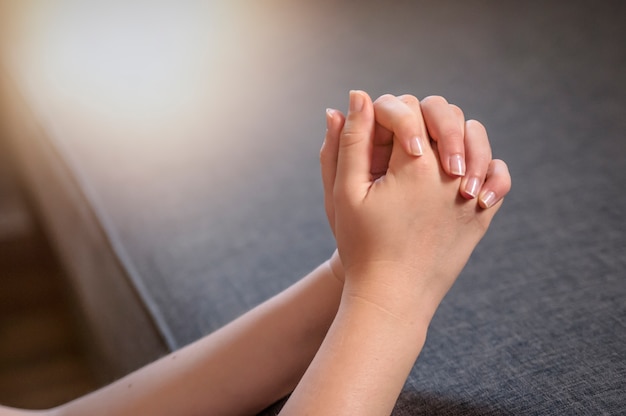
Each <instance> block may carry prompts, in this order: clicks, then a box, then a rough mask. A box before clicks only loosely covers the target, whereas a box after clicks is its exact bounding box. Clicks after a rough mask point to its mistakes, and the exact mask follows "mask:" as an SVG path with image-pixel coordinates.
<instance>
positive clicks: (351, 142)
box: [335, 91, 374, 198]
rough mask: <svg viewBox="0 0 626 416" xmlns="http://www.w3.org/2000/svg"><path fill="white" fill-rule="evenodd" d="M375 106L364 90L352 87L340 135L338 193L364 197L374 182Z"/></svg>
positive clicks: (336, 188)
mask: <svg viewBox="0 0 626 416" xmlns="http://www.w3.org/2000/svg"><path fill="white" fill-rule="evenodd" d="M373 135H374V106H373V104H372V100H371V98H370V97H369V95H367V93H365V92H364V91H350V107H349V110H348V115H347V116H346V122H345V124H344V128H343V131H342V132H341V136H340V137H339V152H338V156H337V176H336V178H335V196H339V195H341V196H344V197H349V198H362V197H364V196H365V194H366V193H367V189H368V188H369V186H370V184H371V181H372V179H371V174H370V171H371V158H372V148H373Z"/></svg>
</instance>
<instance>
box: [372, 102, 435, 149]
mask: <svg viewBox="0 0 626 416" xmlns="http://www.w3.org/2000/svg"><path fill="white" fill-rule="evenodd" d="M418 104H419V103H418ZM374 111H375V112H376V122H377V123H378V124H379V125H381V126H382V127H384V128H385V129H387V130H388V131H389V132H392V133H393V134H394V135H395V136H396V137H397V138H398V139H399V140H400V143H402V147H403V148H404V150H405V152H406V153H407V154H409V155H413V156H421V155H423V154H424V149H425V148H426V144H427V143H428V140H427V137H428V136H427V133H426V129H425V127H424V123H423V122H422V120H421V117H420V118H418V117H417V116H416V114H415V112H414V111H413V109H412V108H411V107H409V106H408V105H407V104H406V103H404V102H403V101H401V100H400V99H399V98H398V97H395V96H393V95H390V94H387V95H383V96H381V97H380V98H378V99H377V100H376V102H375V103H374ZM419 113H420V114H421V112H419Z"/></svg>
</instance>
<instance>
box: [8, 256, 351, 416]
mask: <svg viewBox="0 0 626 416" xmlns="http://www.w3.org/2000/svg"><path fill="white" fill-rule="evenodd" d="M341 290H342V283H341V282H340V281H339V280H338V279H337V278H336V277H335V276H334V275H333V273H332V271H331V268H330V263H329V262H326V263H324V264H322V265H321V266H319V267H318V268H317V269H315V270H314V271H313V272H311V273H310V274H309V275H308V276H306V277H305V278H303V279H302V280H300V281H299V282H297V283H296V284H295V285H293V286H292V287H290V288H288V289H287V290H285V291H284V292H282V293H280V294H279V295H277V296H275V297H274V298H272V299H270V300H269V301H267V302H265V303H263V304H262V305H260V306H258V307H257V308H255V309H253V310H251V311H250V312H248V313H246V314H245V315H243V316H241V317H240V318H238V319H237V320H235V321H233V322H232V323H230V324H228V325H227V326H225V327H223V328H222V329H220V330H218V331H216V332H215V333H212V334H210V335H208V336H207V337H205V338H203V339H201V340H200V341H197V342H195V343H193V344H191V345H189V346H187V347H185V348H183V349H181V350H179V351H176V352H174V353H172V354H170V355H168V356H166V357H164V358H162V359H160V360H159V361H156V362H155V363H153V364H150V365H148V366H147V367H145V368H142V369H140V370H138V371H136V372H135V373H132V374H130V375H128V376H126V377H124V378H122V379H120V380H118V381H117V382H115V383H114V384H112V385H110V386H108V387H105V388H103V389H101V390H99V391H96V392H94V393H92V394H90V395H88V396H85V397H83V398H80V399H78V400H76V401H73V402H70V403H69V404H67V405H65V406H62V407H60V408H59V409H56V412H57V415H58V416H83V415H90V416H99V415H115V416H136V415H150V416H159V415H163V416H171V415H199V414H205V415H241V414H255V413H256V412H258V411H260V410H262V409H263V408H265V407H266V406H268V405H270V404H271V403H273V402H274V401H276V400H278V399H279V398H281V397H283V396H284V395H286V394H288V393H289V392H290V391H292V389H293V388H294V387H295V386H296V384H297V383H298V381H299V380H300V378H301V376H302V374H303V373H304V371H305V370H306V368H307V367H308V365H309V364H310V362H311V360H312V358H313V356H314V355H315V353H316V351H317V349H318V348H319V345H320V344H321V342H322V340H323V339H324V336H325V335H326V332H327V330H328V327H329V326H330V324H331V322H332V320H333V318H334V316H335V314H336V311H337V306H338V304H339V299H340V296H341ZM2 416H4V415H2ZM7 416H8V415H7ZM10 416H13V415H10ZM16 416H20V415H16Z"/></svg>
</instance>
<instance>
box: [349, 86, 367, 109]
mask: <svg viewBox="0 0 626 416" xmlns="http://www.w3.org/2000/svg"><path fill="white" fill-rule="evenodd" d="M363 107H365V97H363V93H362V92H361V91H354V90H352V91H350V111H352V112H355V113H360V112H361V111H363Z"/></svg>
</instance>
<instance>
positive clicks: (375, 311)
mask: <svg viewBox="0 0 626 416" xmlns="http://www.w3.org/2000/svg"><path fill="white" fill-rule="evenodd" d="M406 300H407V301H408V300H409V297H407V298H406ZM401 303H402V301H398V302H395V304H394V308H395V309H394V310H391V309H387V308H386V307H385V306H384V305H381V304H379V303H378V302H372V301H371V300H370V299H367V298H366V297H361V296H358V295H354V294H351V293H350V291H349V290H346V291H344V296H343V298H342V300H341V305H340V307H339V311H338V313H337V316H336V318H335V320H334V322H333V324H332V326H331V328H330V330H329V331H328V334H327V336H326V339H325V340H324V342H323V344H322V346H321V347H320V350H319V351H318V354H317V355H316V357H315V359H314V360H313V362H312V363H311V365H310V367H309V369H308V370H307V372H306V374H305V375H304V377H303V378H302V380H301V382H300V383H299V384H298V386H297V388H296V390H295V391H294V393H293V394H292V395H291V397H290V399H289V401H288V402H287V404H286V405H285V407H284V409H283V411H282V413H281V415H283V414H284V415H303V414H309V413H310V414H333V415H348V414H351V415H352V414H354V415H376V416H380V415H387V414H390V413H391V411H392V409H393V406H394V404H395V402H396V400H397V398H398V395H399V394H400V392H401V390H402V387H403V385H404V383H405V381H406V378H407V376H408V374H409V372H410V370H411V368H412V367H413V364H414V362H415V360H416V358H417V356H418V355H419V353H420V351H421V349H422V346H423V345H424V341H425V338H426V330H427V326H428V321H427V320H424V319H421V318H420V316H422V315H421V314H420V313H415V312H416V311H417V312H419V310H420V306H419V304H415V303H413V302H411V303H406V304H405V305H406V308H405V311H406V313H403V312H400V313H398V312H399V308H398V306H399V305H400V304H401ZM427 315H428V314H425V315H424V316H427Z"/></svg>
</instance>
